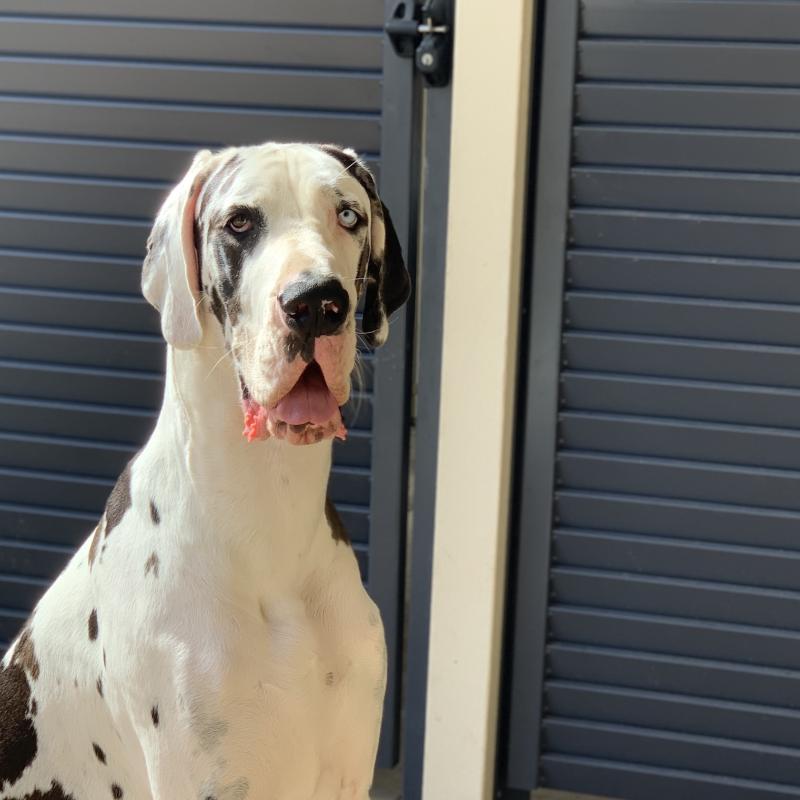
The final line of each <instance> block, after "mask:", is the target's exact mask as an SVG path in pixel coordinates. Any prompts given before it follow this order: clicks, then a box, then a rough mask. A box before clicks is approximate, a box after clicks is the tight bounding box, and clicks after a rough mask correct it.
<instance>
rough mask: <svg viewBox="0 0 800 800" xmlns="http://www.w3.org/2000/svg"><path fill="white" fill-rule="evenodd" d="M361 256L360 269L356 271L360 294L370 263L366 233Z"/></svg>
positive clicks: (359, 259) (359, 260) (357, 287)
mask: <svg viewBox="0 0 800 800" xmlns="http://www.w3.org/2000/svg"><path fill="white" fill-rule="evenodd" d="M362 237H363V238H362V241H361V255H360V256H359V257H358V269H357V270H356V293H358V294H360V292H361V284H362V283H363V281H364V278H365V277H366V275H367V264H368V263H369V253H370V243H369V239H368V238H367V235H366V232H365V233H363V234H362Z"/></svg>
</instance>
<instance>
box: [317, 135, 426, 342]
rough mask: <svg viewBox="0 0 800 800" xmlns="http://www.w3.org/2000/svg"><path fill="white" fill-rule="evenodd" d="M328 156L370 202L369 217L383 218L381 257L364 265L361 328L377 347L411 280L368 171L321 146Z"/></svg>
mask: <svg viewBox="0 0 800 800" xmlns="http://www.w3.org/2000/svg"><path fill="white" fill-rule="evenodd" d="M320 148H321V149H322V150H324V151H325V152H326V153H327V154H328V155H329V156H331V157H333V158H335V159H336V160H337V161H338V162H339V163H340V164H341V165H342V166H343V167H346V168H347V172H348V174H350V175H352V176H353V177H354V178H355V179H356V180H357V181H358V182H359V183H360V184H361V185H362V186H363V187H364V191H365V192H366V193H367V195H368V196H369V199H370V206H371V211H372V218H373V220H375V219H383V224H384V228H385V230H386V238H385V243H384V249H383V254H382V256H381V257H380V258H377V257H375V256H374V254H372V255H371V257H370V258H369V261H368V264H367V278H366V281H365V283H366V295H365V297H364V317H363V323H362V329H363V332H364V337H365V339H366V340H367V344H369V345H374V344H377V342H376V341H375V334H376V333H377V332H378V331H379V330H380V329H381V328H382V326H383V320H384V319H388V318H389V316H390V315H391V314H392V313H393V312H394V311H396V310H397V309H398V308H400V306H402V305H403V303H405V302H406V300H408V297H409V295H410V293H411V278H410V276H409V274H408V270H407V269H406V265H405V261H404V260H403V251H402V248H401V246H400V240H399V239H398V238H397V233H396V231H395V229H394V224H393V223H392V218H391V215H390V214H389V209H387V208H386V206H385V205H384V204H383V203H382V202H381V199H380V198H379V197H378V192H377V189H376V187H375V180H374V178H373V177H372V174H371V173H370V171H369V170H368V169H367V168H366V167H365V166H364V165H363V164H362V163H361V162H360V161H357V162H356V163H355V164H354V163H353V161H354V160H355V159H354V158H353V156H352V155H348V154H347V153H345V152H344V151H343V150H342V149H341V148H340V147H337V146H336V145H329V144H325V145H320Z"/></svg>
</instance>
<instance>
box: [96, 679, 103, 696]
mask: <svg viewBox="0 0 800 800" xmlns="http://www.w3.org/2000/svg"><path fill="white" fill-rule="evenodd" d="M97 694H99V695H100V697H102V696H103V679H102V678H98V679H97Z"/></svg>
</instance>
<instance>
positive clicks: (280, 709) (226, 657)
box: [185, 572, 386, 800]
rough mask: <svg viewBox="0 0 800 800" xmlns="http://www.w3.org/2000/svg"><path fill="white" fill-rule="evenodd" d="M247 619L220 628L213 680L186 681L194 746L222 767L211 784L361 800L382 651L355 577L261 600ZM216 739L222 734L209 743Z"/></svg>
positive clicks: (377, 713)
mask: <svg viewBox="0 0 800 800" xmlns="http://www.w3.org/2000/svg"><path fill="white" fill-rule="evenodd" d="M353 577H355V582H354V581H353ZM255 611H256V613H253V614H247V615H239V616H238V617H237V618H236V619H235V621H234V624H233V625H231V626H229V627H228V631H229V634H230V636H229V638H228V641H227V642H226V643H225V644H224V645H223V648H222V649H221V650H220V651H218V652H217V655H216V658H214V659H213V661H212V663H213V664H214V666H213V669H212V672H211V674H206V675H204V676H201V675H199V673H198V672H197V671H196V670H193V675H186V676H185V677H186V680H187V682H188V683H189V685H190V687H191V688H190V694H191V696H192V697H193V708H194V710H193V713H192V725H193V727H194V729H195V730H194V734H195V738H196V739H197V741H198V742H199V743H200V744H201V746H204V747H205V746H208V747H209V751H212V750H213V751H215V752H214V753H213V756H214V758H215V759H216V760H219V759H221V760H222V761H224V762H225V764H226V767H225V770H224V773H225V774H224V775H220V776H219V777H218V782H219V783H220V785H227V784H228V783H231V782H233V781H235V780H237V779H240V778H241V777H242V776H245V777H246V779H247V782H248V785H249V786H250V788H251V792H253V791H255V795H254V796H261V795H260V794H259V793H258V791H259V789H260V788H261V787H262V786H263V787H264V791H266V790H267V788H268V790H269V794H268V795H267V794H265V795H264V796H265V797H267V796H269V797H272V796H274V797H281V798H284V797H285V798H287V800H290V799H291V798H294V797H297V798H329V797H330V798H338V797H342V798H347V797H351V796H352V797H357V798H361V797H365V796H366V791H367V789H368V787H369V782H370V780H371V764H372V763H373V762H374V755H375V753H374V750H375V742H376V740H377V734H378V730H379V727H380V718H381V711H382V703H383V695H384V688H385V675H386V650H385V642H384V635H383V627H382V624H381V621H380V616H379V614H378V611H377V608H376V607H375V605H374V604H373V603H372V601H371V600H370V599H369V597H368V596H367V594H366V592H365V591H364V590H363V588H362V586H361V584H360V582H359V581H358V578H357V573H356V575H355V576H354V575H353V574H352V573H349V572H348V574H347V575H338V574H335V573H334V574H332V575H326V576H325V578H324V579H320V580H318V581H312V582H311V583H310V584H308V585H306V586H305V587H304V591H302V592H298V593H296V594H294V595H292V594H286V593H281V594H280V595H276V596H269V595H267V596H265V597H262V598H261V599H260V601H259V603H258V607H257V609H255ZM207 656H208V654H206V657H207ZM218 723H221V724H218ZM214 729H216V730H220V731H224V733H223V734H221V735H220V737H219V741H218V742H213V743H212V742H209V735H208V732H209V731H210V730H214ZM209 754H210V755H211V754H212V753H211V752H209ZM266 754H268V758H265V757H264V756H265V755H266ZM220 763H221V762H220Z"/></svg>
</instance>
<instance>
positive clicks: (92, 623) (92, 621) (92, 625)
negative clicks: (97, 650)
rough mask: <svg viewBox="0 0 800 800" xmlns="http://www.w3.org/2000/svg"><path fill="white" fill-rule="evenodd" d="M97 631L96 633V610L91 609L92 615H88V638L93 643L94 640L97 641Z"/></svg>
mask: <svg viewBox="0 0 800 800" xmlns="http://www.w3.org/2000/svg"><path fill="white" fill-rule="evenodd" d="M97 631H98V627H97V609H96V608H93V609H92V613H91V614H89V638H90V639H91V640H92V641H95V639H97Z"/></svg>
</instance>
